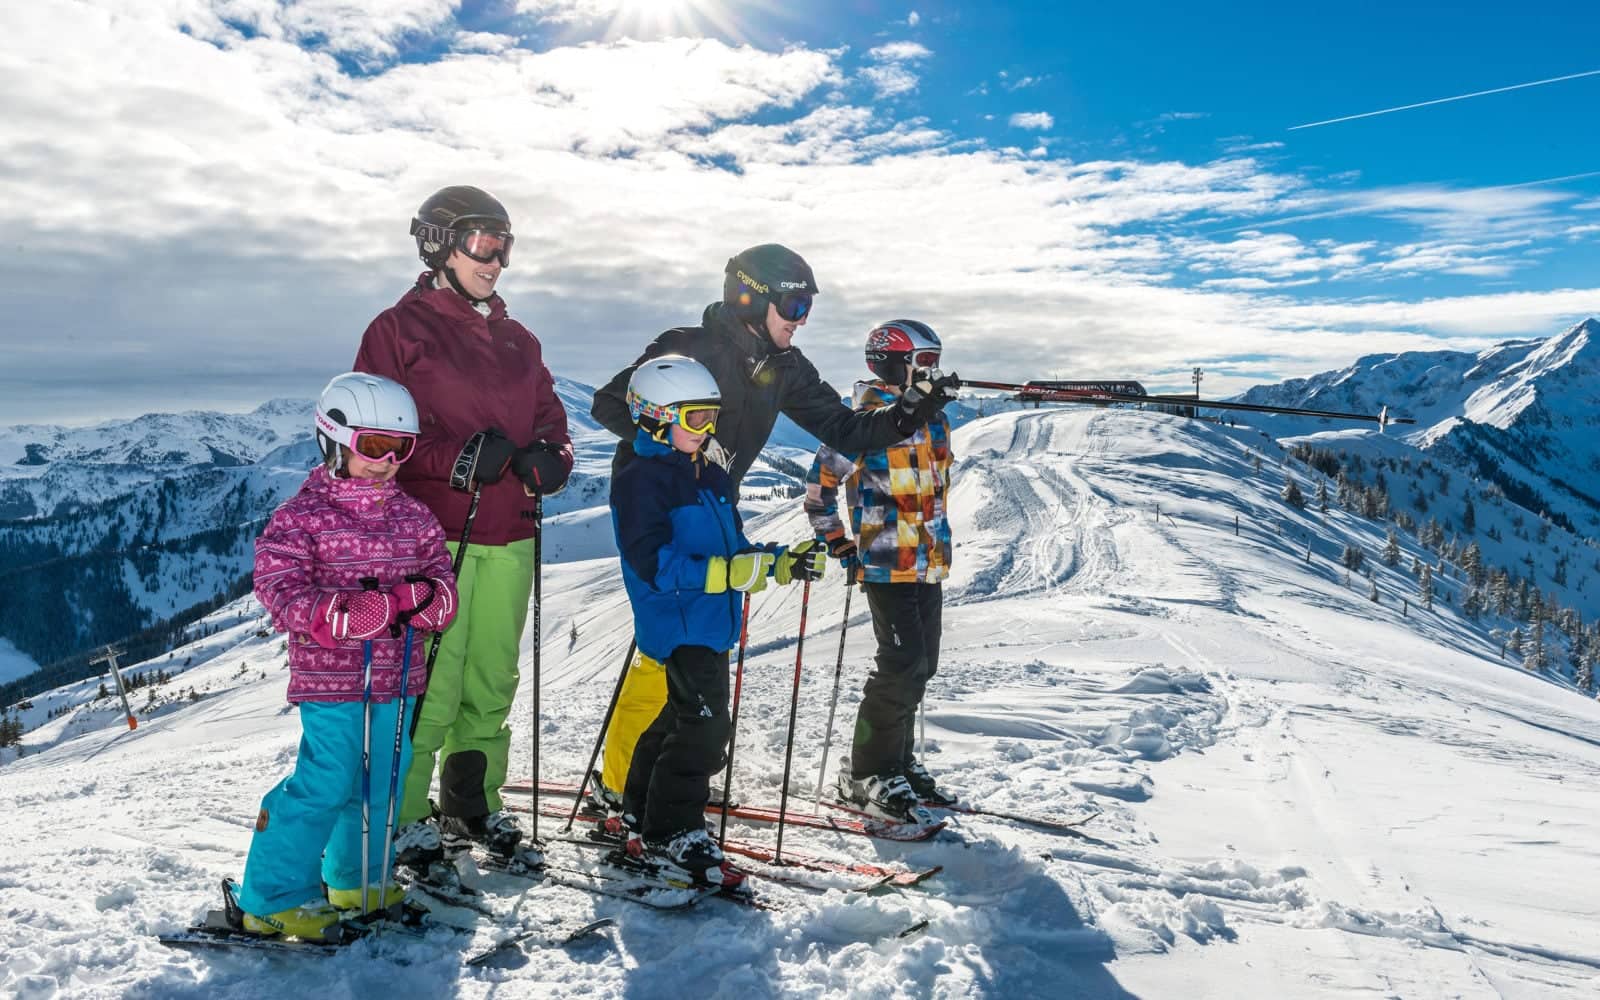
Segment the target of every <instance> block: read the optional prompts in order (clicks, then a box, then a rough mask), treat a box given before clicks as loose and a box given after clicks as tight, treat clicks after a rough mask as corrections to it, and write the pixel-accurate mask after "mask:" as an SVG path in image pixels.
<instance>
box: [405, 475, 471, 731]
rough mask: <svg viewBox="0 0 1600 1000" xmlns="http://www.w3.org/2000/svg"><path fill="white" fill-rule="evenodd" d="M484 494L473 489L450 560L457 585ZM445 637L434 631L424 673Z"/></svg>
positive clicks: (416, 712) (415, 718)
mask: <svg viewBox="0 0 1600 1000" xmlns="http://www.w3.org/2000/svg"><path fill="white" fill-rule="evenodd" d="M482 494H483V487H481V486H478V487H476V488H475V489H473V491H472V503H470V504H468V505H467V519H466V521H465V523H463V524H462V525H461V541H460V542H459V543H458V544H457V545H456V557H455V558H454V559H452V560H451V561H450V575H451V576H453V577H455V578H456V587H457V588H460V587H461V566H462V563H464V562H465V561H466V558H467V539H469V538H471V537H472V522H473V521H474V520H476V519H477V517H478V498H479V497H480V496H481V495H482ZM443 639H444V631H443V630H441V631H438V632H435V633H433V640H432V641H431V642H429V643H428V660H427V662H426V663H425V664H424V665H423V667H422V669H423V672H424V674H426V675H427V676H428V677H432V676H433V661H434V660H436V659H438V658H439V643H440V642H441V641H443ZM427 696H428V689H427V688H423V689H422V693H421V694H419V695H417V704H416V707H415V708H413V709H412V710H411V738H412V739H416V738H417V723H418V722H421V721H422V700H423V699H424V698H426V697H427Z"/></svg>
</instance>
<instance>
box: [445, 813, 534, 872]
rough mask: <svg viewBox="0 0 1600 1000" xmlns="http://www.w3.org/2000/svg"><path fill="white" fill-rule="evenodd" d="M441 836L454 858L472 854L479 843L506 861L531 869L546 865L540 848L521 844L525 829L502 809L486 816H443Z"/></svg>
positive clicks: (446, 849)
mask: <svg viewBox="0 0 1600 1000" xmlns="http://www.w3.org/2000/svg"><path fill="white" fill-rule="evenodd" d="M439 835H440V838H441V840H442V841H443V844H444V849H445V852H446V853H448V854H451V855H456V854H460V853H462V852H464V851H469V850H471V849H472V847H473V845H475V844H476V845H477V846H479V847H482V848H483V849H484V850H485V851H488V852H489V853H490V854H494V855H497V856H499V857H500V858H501V859H503V860H505V861H512V862H516V863H517V864H520V865H524V866H526V867H529V868H540V867H542V866H543V865H544V852H543V851H541V850H540V849H539V846H538V845H533V844H529V845H523V844H522V827H521V826H519V825H518V824H517V821H516V819H515V817H513V816H512V815H511V814H510V813H508V812H506V811H505V810H503V809H502V810H497V811H495V812H492V813H490V814H489V815H487V816H465V817H463V816H443V817H440V820H439Z"/></svg>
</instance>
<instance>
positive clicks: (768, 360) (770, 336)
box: [590, 243, 957, 815]
mask: <svg viewBox="0 0 1600 1000" xmlns="http://www.w3.org/2000/svg"><path fill="white" fill-rule="evenodd" d="M816 295H817V280H816V277H815V275H813V274H812V273H811V267H810V265H808V264H807V263H806V262H805V261H804V260H803V259H801V257H800V255H799V254H797V253H795V252H794V251H793V250H790V249H789V248H788V247H784V246H779V245H778V244H776V243H764V244H762V245H760V246H754V247H751V248H750V249H748V250H745V251H744V252H743V253H740V254H739V255H738V256H736V257H734V258H732V259H731V260H729V261H728V266H727V268H726V270H725V275H724V278H723V282H722V301H721V302H713V303H712V304H710V305H709V306H706V309H705V313H704V314H703V316H702V317H701V320H700V325H699V326H687V327H678V328H676V329H672V330H668V331H667V332H665V333H663V334H662V335H661V336H659V337H657V338H656V339H655V341H654V342H653V343H652V344H651V345H650V346H649V347H647V348H645V351H644V353H643V354H642V355H640V356H639V359H638V360H637V361H635V362H634V363H633V364H631V365H629V366H628V367H627V368H624V369H623V370H622V371H620V372H618V373H617V375H616V377H615V378H613V379H612V380H611V381H610V382H608V383H606V385H605V386H604V387H603V388H601V389H600V390H598V391H597V392H596V393H595V394H594V406H593V407H592V408H591V410H590V413H591V414H592V415H593V416H594V418H595V420H597V421H599V422H600V424H601V426H603V427H605V428H606V429H607V430H609V431H611V432H612V433H613V434H616V435H617V436H618V437H620V438H621V439H622V440H620V441H619V442H617V453H616V457H615V458H614V459H613V461H612V466H611V472H612V475H613V476H615V475H616V474H617V473H618V472H620V471H621V470H622V468H623V467H624V466H626V465H627V464H628V463H629V462H631V461H632V460H633V435H634V431H635V427H634V423H633V417H632V414H630V413H629V411H628V380H629V379H631V378H632V377H633V371H634V369H635V368H637V367H638V366H639V365H641V364H643V363H644V362H646V361H648V360H650V359H651V358H655V357H660V356H661V355H663V354H681V355H686V356H687V357H691V358H693V359H695V360H696V361H698V362H700V363H701V364H703V365H705V366H706V368H707V369H709V370H710V372H711V374H712V376H713V377H714V378H715V379H716V380H717V388H718V389H719V390H720V391H721V393H722V410H721V413H720V414H719V415H718V417H717V429H716V433H715V434H714V435H713V438H712V440H711V441H709V442H708V443H707V445H706V454H707V455H708V456H709V457H711V458H713V459H714V460H716V461H717V462H718V463H719V464H721V465H723V466H724V467H725V468H726V469H727V470H728V476H729V478H731V479H732V480H733V491H734V498H735V500H737V498H738V493H739V487H740V484H741V483H742V482H743V480H744V474H745V473H746V472H748V471H750V466H751V465H752V464H753V463H754V462H755V460H756V457H757V456H758V455H760V454H761V449H762V448H764V447H765V446H766V443H767V438H768V437H770V436H771V435H772V428H773V425H774V424H776V423H777V422H778V414H779V413H786V414H788V415H789V418H790V419H791V420H793V421H794V422H795V423H797V424H799V425H800V426H801V427H803V428H804V429H805V430H806V431H808V432H810V433H811V434H812V435H813V436H814V437H816V438H817V440H819V441H821V442H822V443H823V444H825V445H828V446H829V447H831V448H833V449H834V450H835V451H839V452H843V453H845V454H854V453H858V452H862V451H869V450H876V449H880V448H885V447H887V446H889V445H891V444H894V443H895V442H897V441H903V440H904V439H906V438H907V437H910V436H911V434H912V433H914V432H915V431H916V430H917V428H919V427H921V426H922V425H924V424H926V423H927V422H928V420H929V419H931V418H932V417H933V415H934V414H935V413H938V412H939V411H940V410H941V409H942V408H943V407H944V405H945V404H946V403H947V402H949V401H950V400H951V399H953V398H954V395H953V393H951V392H949V391H947V388H946V387H947V385H950V386H954V385H955V384H957V383H955V381H954V380H953V379H951V380H948V382H947V381H945V380H941V379H937V378H935V379H931V380H919V381H920V383H921V385H922V386H924V387H928V386H929V384H930V381H931V382H932V385H931V389H932V391H926V392H924V391H918V389H917V388H916V387H913V388H912V389H909V390H907V392H906V393H905V394H903V395H902V396H901V397H900V401H899V402H898V403H897V404H896V405H894V406H888V407H884V408H882V409H878V410H873V411H870V412H865V413H858V412H856V411H855V410H852V409H851V408H850V407H849V406H847V405H845V403H844V402H843V401H841V399H840V397H839V393H838V392H836V391H834V388H833V387H832V386H830V385H829V384H828V383H826V382H824V381H823V380H822V376H820V375H818V374H817V369H816V367H815V366H814V365H812V363H811V362H810V361H809V360H807V359H806V356H805V355H803V354H801V353H800V350H799V348H797V347H795V346H794V337H795V334H796V332H798V331H799V329H800V327H802V326H804V325H805V324H806V320H807V319H808V318H809V317H810V315H811V303H812V301H813V300H814V299H815V297H816ZM919 374H923V373H919ZM666 695H667V692H666V679H665V674H664V673H663V672H662V669H661V666H660V664H657V663H654V662H653V661H649V660H648V658H645V657H641V656H635V658H634V662H633V665H632V668H631V669H630V670H629V672H628V677H627V680H626V681H625V682H624V684H623V688H622V692H621V695H620V696H619V698H618V701H617V706H616V709H615V711H614V712H613V714H612V718H611V725H610V727H609V728H608V729H607V730H606V748H605V770H604V771H603V772H602V775H601V779H600V781H599V782H598V785H599V787H597V788H596V789H595V793H596V803H597V804H598V805H603V806H604V807H606V808H608V809H609V810H611V811H612V812H613V813H616V814H618V815H620V800H621V797H620V795H619V794H617V792H616V790H617V789H621V788H623V787H624V786H625V785H626V783H627V769H628V765H629V762H630V761H631V760H632V759H633V747H634V744H635V743H637V742H638V739H639V734H641V733H642V732H643V731H644V730H645V729H646V728H647V727H648V726H649V725H650V723H651V722H653V721H654V720H655V717H656V715H657V714H659V713H660V710H661V706H662V705H664V704H665V703H666Z"/></svg>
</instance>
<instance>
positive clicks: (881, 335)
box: [866, 319, 944, 385]
mask: <svg viewBox="0 0 1600 1000" xmlns="http://www.w3.org/2000/svg"><path fill="white" fill-rule="evenodd" d="M943 351H944V346H943V345H942V344H941V343H940V342H939V335H938V334H937V333H934V332H933V327H931V326H929V325H928V324H926V323H919V322H917V321H916V320H914V319H892V320H889V321H888V322H887V323H879V324H878V325H877V326H875V327H873V329H872V332H871V333H869V334H867V350H866V358H867V367H868V368H870V369H872V373H873V374H874V375H876V376H878V377H879V378H881V379H883V380H884V381H885V382H888V383H889V384H890V385H900V384H902V383H904V382H905V380H906V373H907V372H909V371H912V370H915V369H917V368H937V367H939V356H940V354H941V353H942V352H943Z"/></svg>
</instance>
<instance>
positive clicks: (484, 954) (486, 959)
mask: <svg viewBox="0 0 1600 1000" xmlns="http://www.w3.org/2000/svg"><path fill="white" fill-rule="evenodd" d="M615 924H616V921H615V920H614V919H612V918H611V917H601V918H600V919H599V920H591V921H590V922H589V923H586V924H584V925H583V926H582V927H579V928H577V929H576V930H573V931H569V932H567V933H566V934H563V935H561V936H560V937H556V936H555V935H551V934H547V933H546V932H545V931H544V930H543V929H541V928H529V929H528V930H525V931H518V932H517V933H515V934H513V935H511V936H510V937H508V938H506V939H505V940H504V941H501V942H499V943H497V944H493V945H490V946H489V947H487V948H485V949H483V950H482V951H480V952H478V953H477V954H476V955H472V956H470V957H469V958H467V960H466V962H465V963H464V964H466V965H469V966H473V967H477V966H480V965H487V964H489V963H490V962H492V961H494V960H495V959H496V958H499V957H500V956H502V955H506V954H509V953H510V952H513V951H521V950H522V947H523V945H525V944H526V943H527V942H529V941H532V940H533V939H534V938H538V937H543V938H544V939H545V940H544V942H543V944H544V947H546V948H565V947H566V946H567V945H569V944H572V943H573V942H575V941H580V940H582V939H583V938H586V937H588V936H589V935H590V934H593V933H594V932H595V931H598V930H600V929H601V928H603V927H611V926H613V925H615Z"/></svg>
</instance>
